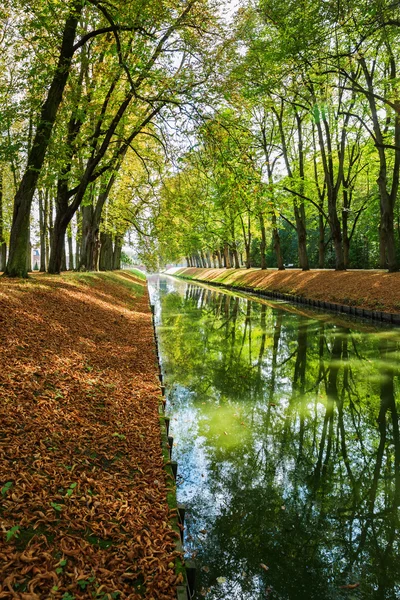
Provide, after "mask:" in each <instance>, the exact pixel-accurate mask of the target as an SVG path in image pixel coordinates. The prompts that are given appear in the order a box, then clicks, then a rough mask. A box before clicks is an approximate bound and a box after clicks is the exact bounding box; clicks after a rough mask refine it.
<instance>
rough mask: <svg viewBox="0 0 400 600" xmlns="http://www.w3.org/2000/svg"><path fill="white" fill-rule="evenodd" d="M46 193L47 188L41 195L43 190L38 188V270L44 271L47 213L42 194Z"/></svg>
mask: <svg viewBox="0 0 400 600" xmlns="http://www.w3.org/2000/svg"><path fill="white" fill-rule="evenodd" d="M47 194H48V192H47V190H46V192H45V193H44V195H43V191H42V190H39V194H38V195H39V238H40V269H39V270H40V272H41V273H45V272H46V233H47V232H46V229H47V215H46V210H45V206H46V199H45V198H44V196H46V195H47Z"/></svg>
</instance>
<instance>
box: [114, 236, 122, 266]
mask: <svg viewBox="0 0 400 600" xmlns="http://www.w3.org/2000/svg"><path fill="white" fill-rule="evenodd" d="M122 243H123V239H122V238H121V237H120V236H118V235H117V236H116V237H115V243H114V253H113V266H112V268H113V270H114V271H118V270H119V269H120V268H121V253H122Z"/></svg>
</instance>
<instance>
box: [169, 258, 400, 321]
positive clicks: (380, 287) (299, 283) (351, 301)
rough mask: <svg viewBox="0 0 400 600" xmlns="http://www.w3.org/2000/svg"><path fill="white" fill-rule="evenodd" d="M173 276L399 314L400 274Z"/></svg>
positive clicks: (218, 272)
mask: <svg viewBox="0 0 400 600" xmlns="http://www.w3.org/2000/svg"><path fill="white" fill-rule="evenodd" d="M175 274H176V275H184V276H185V277H192V278H195V279H200V280H202V281H210V282H212V281H214V282H219V283H224V284H226V285H232V286H235V285H242V286H248V287H254V288H256V289H263V290H269V291H274V292H281V293H286V294H296V295H298V296H302V297H304V298H309V299H312V300H325V301H326V302H336V303H338V304H346V305H349V306H357V307H360V308H366V309H369V310H379V311H386V312H391V313H399V312H400V273H387V272H385V271H329V270H311V271H306V272H303V271H300V270H298V269H288V270H286V271H276V270H267V271H261V270H260V269H195V268H186V269H179V270H175Z"/></svg>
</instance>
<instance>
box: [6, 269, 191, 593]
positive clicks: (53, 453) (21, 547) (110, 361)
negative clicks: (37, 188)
mask: <svg viewBox="0 0 400 600" xmlns="http://www.w3.org/2000/svg"><path fill="white" fill-rule="evenodd" d="M0 338H1V344H0V372H1V378H0V515H1V532H0V598H7V599H8V598H9V599H21V600H35V599H37V600H39V599H40V600H43V599H44V598H46V599H63V600H73V599H79V598H97V599H102V600H110V599H116V598H120V599H121V600H123V599H126V598H129V599H136V598H147V599H153V600H162V599H164V600H170V599H172V598H174V597H175V593H176V592H175V585H176V583H179V577H181V576H178V578H177V576H176V574H175V567H174V559H175V557H176V552H175V540H176V536H177V534H176V533H175V532H174V531H173V530H172V528H171V526H170V523H169V519H170V516H171V511H170V510H169V508H168V506H167V501H166V495H167V491H168V488H171V485H172V484H171V482H170V481H167V476H166V473H165V470H164V467H163V465H164V463H163V457H162V452H161V446H160V425H159V414H158V406H159V398H160V388H159V382H158V378H157V369H156V362H155V350H154V339H153V330H152V323H151V314H150V309H149V301H148V295H147V288H146V282H145V281H144V280H141V279H139V278H137V277H136V276H134V275H132V274H128V273H127V272H119V273H116V274H78V273H77V274H71V275H63V276H61V277H59V276H57V277H52V276H49V275H35V276H32V277H31V278H30V279H29V280H28V281H21V280H19V281H14V280H8V279H4V278H2V279H0Z"/></svg>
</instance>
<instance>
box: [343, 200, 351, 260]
mask: <svg viewBox="0 0 400 600" xmlns="http://www.w3.org/2000/svg"><path fill="white" fill-rule="evenodd" d="M346 197H347V192H346V191H344V192H343V206H344V208H346V207H347V201H346ZM342 228H343V262H344V267H345V269H348V268H349V255H350V237H349V216H348V212H347V210H343V211H342Z"/></svg>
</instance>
